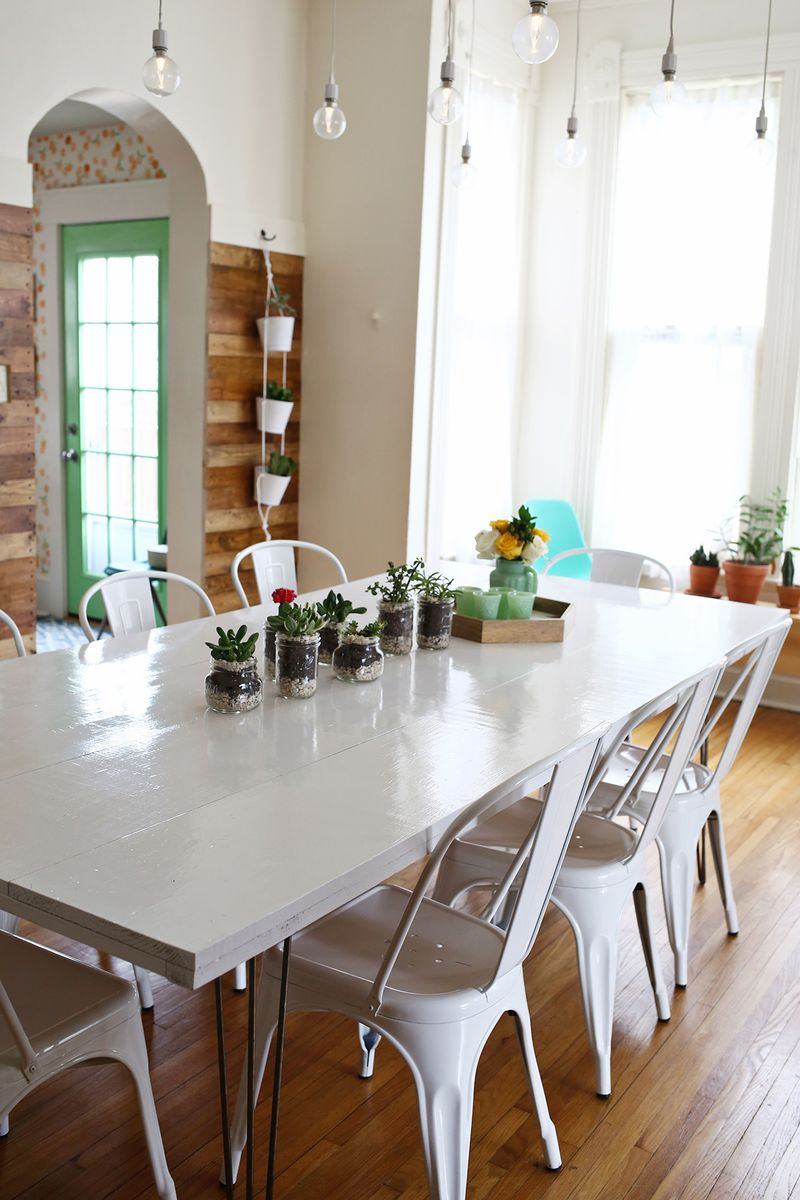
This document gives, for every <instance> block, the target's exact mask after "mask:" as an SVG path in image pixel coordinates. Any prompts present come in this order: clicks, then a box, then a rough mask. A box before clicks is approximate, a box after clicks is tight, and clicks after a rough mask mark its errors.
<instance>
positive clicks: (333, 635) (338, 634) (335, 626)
mask: <svg viewBox="0 0 800 1200" xmlns="http://www.w3.org/2000/svg"><path fill="white" fill-rule="evenodd" d="M343 628H344V626H343V625H342V624H340V623H339V622H337V621H331V623H330V624H329V625H323V627H322V629H320V631H319V661H320V662H321V663H324V664H325V666H326V667H329V666H330V665H331V659H332V658H333V652H334V650H335V649H336V647H337V646H338V645H339V643H340V641H341V638H342V629H343Z"/></svg>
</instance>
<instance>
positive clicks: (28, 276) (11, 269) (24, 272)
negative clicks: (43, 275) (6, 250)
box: [0, 261, 33, 292]
mask: <svg viewBox="0 0 800 1200" xmlns="http://www.w3.org/2000/svg"><path fill="white" fill-rule="evenodd" d="M0 289H2V290H3V291H23V292H32V291H33V267H32V266H31V264H30V262H2V261H0Z"/></svg>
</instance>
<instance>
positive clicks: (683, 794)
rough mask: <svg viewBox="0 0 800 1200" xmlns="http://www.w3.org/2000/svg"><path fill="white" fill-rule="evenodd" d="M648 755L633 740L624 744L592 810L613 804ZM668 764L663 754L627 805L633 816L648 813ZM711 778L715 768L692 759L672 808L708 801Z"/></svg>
mask: <svg viewBox="0 0 800 1200" xmlns="http://www.w3.org/2000/svg"><path fill="white" fill-rule="evenodd" d="M644 754H645V749H644V748H643V747H642V746H634V745H632V744H631V743H629V742H626V743H625V745H623V746H621V747H620V749H619V750H618V751H617V753H616V754H615V755H614V758H613V760H612V762H611V764H610V767H609V770H608V771H607V772H606V775H605V777H604V779H603V782H602V783H601V784H600V786H599V787H598V788H597V790H596V791H595V793H594V795H593V796H592V799H591V801H590V803H589V806H588V807H589V811H590V812H593V813H603V812H607V811H608V810H609V809H610V808H612V807H613V805H614V804H615V803H616V801H617V799H618V797H619V793H620V791H621V790H622V788H624V786H625V784H626V783H627V782H628V780H629V779H630V777H631V775H632V774H633V772H634V771H635V770H636V767H637V766H638V764H639V762H640V761H641V759H642V757H643V755H644ZM668 765H669V755H668V754H662V755H661V757H660V758H659V759H658V761H657V763H656V766H655V767H654V768H653V770H652V771H651V773H650V774H649V775H648V777H647V779H646V780H645V783H644V786H643V787H642V789H641V791H640V793H639V796H638V797H637V799H636V800H635V801H634V802H633V803H632V804H628V805H626V808H625V812H626V813H630V814H631V815H633V816H635V815H639V816H641V817H642V818H644V817H646V816H647V814H648V812H649V811H650V805H651V804H652V802H653V800H654V798H655V795H656V792H657V791H658V788H659V786H660V784H661V780H662V778H663V775H664V772H665V771H666V769H667V766H668ZM710 780H711V771H709V769H708V767H704V766H702V765H701V764H700V763H694V762H690V763H689V764H688V766H687V768H686V770H685V771H684V773H683V775H682V776H681V779H680V782H679V783H678V786H677V788H676V789H675V793H674V795H673V796H672V799H671V800H670V803H669V807H670V810H674V809H676V808H680V807H682V806H685V805H688V806H693V805H695V804H697V805H700V806H702V805H704V804H705V803H706V799H705V796H704V792H705V789H706V788H707V786H708V784H709V782H710Z"/></svg>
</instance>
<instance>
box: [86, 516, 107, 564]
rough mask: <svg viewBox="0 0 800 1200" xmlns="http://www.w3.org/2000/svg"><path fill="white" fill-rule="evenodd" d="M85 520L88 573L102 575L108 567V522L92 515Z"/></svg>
mask: <svg viewBox="0 0 800 1200" xmlns="http://www.w3.org/2000/svg"><path fill="white" fill-rule="evenodd" d="M83 519H84V538H85V545H86V568H87V571H88V572H89V574H90V575H102V574H103V572H104V571H105V569H106V567H107V566H108V521H107V520H106V518H105V517H95V516H91V515H90V516H88V517H84V518H83Z"/></svg>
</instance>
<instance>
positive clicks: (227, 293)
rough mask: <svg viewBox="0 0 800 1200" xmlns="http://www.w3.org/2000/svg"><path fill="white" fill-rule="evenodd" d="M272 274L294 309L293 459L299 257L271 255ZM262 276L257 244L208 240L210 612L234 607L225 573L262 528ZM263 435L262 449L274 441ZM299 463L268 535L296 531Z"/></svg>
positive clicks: (248, 576) (289, 448)
mask: <svg viewBox="0 0 800 1200" xmlns="http://www.w3.org/2000/svg"><path fill="white" fill-rule="evenodd" d="M272 267H273V271H274V274H275V280H276V282H277V284H278V286H279V287H280V288H281V290H282V291H284V292H287V293H288V295H289V298H290V302H291V304H292V306H293V307H294V308H295V309H296V310H297V321H296V323H295V333H294V342H293V345H292V352H291V354H290V355H289V358H288V364H287V378H286V382H287V386H288V387H290V388H291V389H292V391H293V392H294V409H293V411H292V419H291V421H290V423H289V426H288V428H287V430H286V453H287V454H290V455H291V456H292V458H294V459H295V460H296V461H299V449H300V398H301V397H300V347H301V340H302V312H303V259H302V258H301V257H299V256H297V255H292V254H273V255H272ZM266 287H267V276H266V270H265V267H264V258H263V256H262V254H261V253H260V251H258V250H251V249H247V248H246V247H242V246H229V245H225V244H223V243H221V242H212V243H211V245H210V270H209V297H208V390H207V399H206V435H205V458H204V492H205V563H204V582H203V587H204V588H205V589H206V591H207V592H208V595H209V596H210V597H211V600H212V602H213V604H214V607H215V608H216V610H217V612H228V611H230V610H231V609H234V608H239V607H240V603H239V600H238V597H237V595H236V593H235V592H234V590H233V587H232V585H231V579H230V564H231V560H232V559H233V556H234V555H235V554H236V552H237V551H238V550H242V549H244V547H245V546H248V545H250V544H251V543H252V542H258V541H261V540H262V538H263V533H262V530H261V525H260V523H259V519H258V509H257V508H256V504H255V500H254V499H253V467H254V466H256V464H258V463H259V462H260V461H261V435H260V433H259V432H258V428H257V425H256V406H255V401H256V397H257V396H259V395H260V394H261V370H262V359H261V343H260V341H259V337H258V330H257V328H256V320H257V318H258V317H263V315H264V299H265V295H266ZM282 361H283V360H282V357H281V356H280V355H273V356H271V357H270V360H269V378H270V379H275V380H278V381H280V379H281V371H282ZM279 445H280V443H279V439H277V438H273V437H269V438H268V448H269V447H275V448H279ZM299 474H300V472H299V469H298V471H297V472H296V473H295V475H294V477H293V478H292V481H291V483H290V484H289V488H288V490H287V492H286V496H285V498H284V502H283V504H281V505H280V506H279V507H277V508H273V509H272V511H271V513H270V532H271V533H272V536H273V537H274V538H296V537H297V496H298V486H299V479H298V476H299ZM242 579H243V581H244V585H245V589H246V590H247V593H248V595H251V594H252V595H253V596H255V591H254V590H252V589H254V581H253V576H252V573H251V572H246V573H243V574H242Z"/></svg>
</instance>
